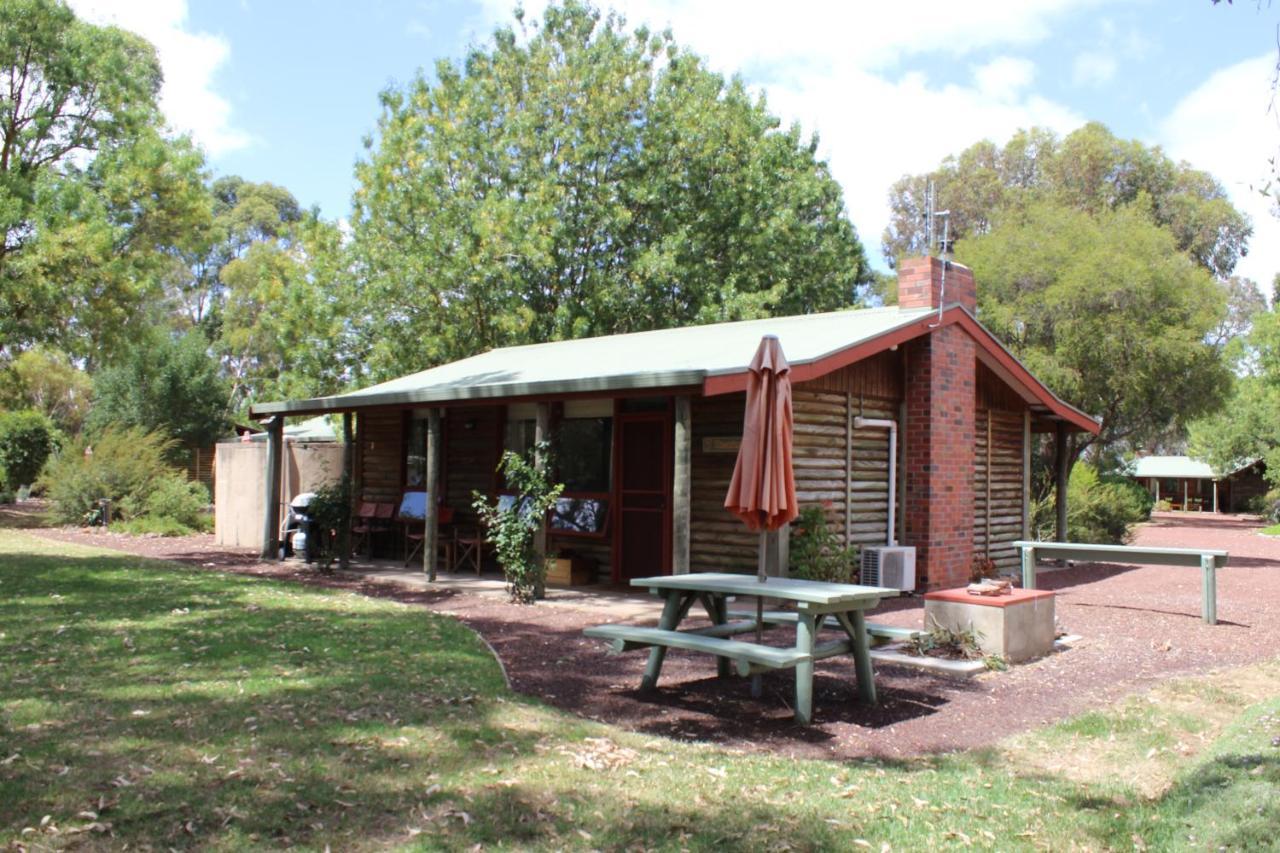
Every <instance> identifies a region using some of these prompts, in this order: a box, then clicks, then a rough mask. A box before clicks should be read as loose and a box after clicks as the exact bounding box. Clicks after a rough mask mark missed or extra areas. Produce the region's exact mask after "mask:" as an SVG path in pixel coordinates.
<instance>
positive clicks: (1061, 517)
mask: <svg viewBox="0 0 1280 853" xmlns="http://www.w3.org/2000/svg"><path fill="white" fill-rule="evenodd" d="M1055 439H1056V440H1055V442H1054V444H1055V449H1056V451H1057V454H1056V458H1057V463H1058V465H1057V468H1058V476H1057V509H1058V530H1057V536H1056V537H1055V538H1056V539H1057V540H1058V541H1059V542H1066V541H1067V477H1068V472H1069V470H1070V468H1069V465H1070V460H1069V459H1067V425H1066V424H1065V423H1063V422H1061V421H1059V422H1058V429H1057V433H1056V435H1055Z"/></svg>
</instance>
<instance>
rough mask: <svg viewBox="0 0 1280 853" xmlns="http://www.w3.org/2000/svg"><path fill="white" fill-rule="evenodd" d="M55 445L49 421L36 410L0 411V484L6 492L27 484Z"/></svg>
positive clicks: (53, 431)
mask: <svg viewBox="0 0 1280 853" xmlns="http://www.w3.org/2000/svg"><path fill="white" fill-rule="evenodd" d="M56 447H57V430H56V428H55V427H54V425H53V421H51V420H49V419H48V418H47V417H45V416H44V415H42V414H41V413H40V412H37V411H35V410H34V409H25V410H23V411H19V412H0V483H3V484H4V486H5V488H6V490H9V491H12V490H16V489H17V488H18V487H19V486H29V485H31V484H32V483H34V482H35V481H36V478H37V477H39V476H40V469H42V468H43V467H44V463H45V462H46V461H47V460H48V458H49V456H50V454H52V453H53V451H54V448H56Z"/></svg>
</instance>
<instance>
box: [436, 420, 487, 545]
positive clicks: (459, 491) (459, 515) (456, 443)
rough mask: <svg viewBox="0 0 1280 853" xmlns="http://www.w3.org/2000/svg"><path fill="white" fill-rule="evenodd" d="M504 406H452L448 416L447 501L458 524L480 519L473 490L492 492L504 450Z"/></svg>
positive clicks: (444, 452) (445, 450) (443, 454)
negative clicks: (474, 501)
mask: <svg viewBox="0 0 1280 853" xmlns="http://www.w3.org/2000/svg"><path fill="white" fill-rule="evenodd" d="M501 429H502V407H501V406H467V407H458V408H456V409H453V408H451V409H449V410H448V411H447V412H446V414H445V418H444V429H443V433H444V446H443V448H442V452H441V454H440V455H441V460H442V467H443V475H444V481H445V483H444V502H445V505H446V506H448V507H451V508H452V509H453V513H454V516H453V517H454V519H455V520H456V522H457V523H458V524H462V525H467V526H472V525H475V524H476V523H477V522H478V520H479V519H478V518H477V516H476V511H475V510H474V509H472V507H471V504H472V497H471V493H472V492H480V493H481V494H486V495H488V494H492V492H493V489H494V485H495V483H496V474H495V470H496V469H497V467H498V458H499V454H500V453H501V444H502V435H501V432H500V430H501Z"/></svg>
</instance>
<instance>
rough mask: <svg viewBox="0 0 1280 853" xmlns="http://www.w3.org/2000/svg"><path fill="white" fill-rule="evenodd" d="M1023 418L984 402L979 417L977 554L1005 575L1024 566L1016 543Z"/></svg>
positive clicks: (975, 478)
mask: <svg viewBox="0 0 1280 853" xmlns="http://www.w3.org/2000/svg"><path fill="white" fill-rule="evenodd" d="M1022 417H1023V416H1022V412H1020V411H1018V412H1011V411H1004V410H999V409H988V408H985V407H984V406H982V405H981V403H979V405H978V408H977V411H976V413H975V417H974V434H975V441H976V447H975V453H974V472H973V496H974V507H973V553H974V556H975V557H977V556H979V555H985V556H988V557H990V558H991V560H992V562H994V563H995V564H996V566H997V568H999V570H1000V571H1001V573H1013V572H1016V571H1018V568H1019V565H1020V563H1019V557H1018V553H1017V551H1016V550H1015V549H1014V547H1013V542H1014V540H1016V539H1019V538H1021V536H1022V500H1023V496H1022ZM988 435H990V437H991V442H990V446H989V447H988V443H987V436H988ZM988 460H990V465H988Z"/></svg>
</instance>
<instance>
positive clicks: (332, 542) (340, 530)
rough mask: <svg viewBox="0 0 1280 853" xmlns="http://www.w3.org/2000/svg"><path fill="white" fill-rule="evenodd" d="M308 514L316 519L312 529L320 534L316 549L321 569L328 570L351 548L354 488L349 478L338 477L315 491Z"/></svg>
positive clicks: (317, 534)
mask: <svg viewBox="0 0 1280 853" xmlns="http://www.w3.org/2000/svg"><path fill="white" fill-rule="evenodd" d="M307 514H308V515H310V516H311V518H312V520H313V521H314V522H315V524H314V526H313V527H312V530H313V531H314V532H315V535H316V536H317V541H316V542H315V552H316V553H317V554H319V557H320V561H319V567H320V571H322V572H328V571H330V569H332V567H333V561H334V560H335V559H337V557H338V556H339V555H340V554H341V553H342V551H343V550H344V549H345V548H346V547H347V535H348V532H349V531H350V529H351V488H350V486H349V485H348V483H347V482H346V481H345V480H338V481H337V482H336V483H330V484H328V485H325V486H321V487H320V488H318V489H316V490H315V491H314V496H313V497H312V498H311V503H310V504H308V505H307Z"/></svg>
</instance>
